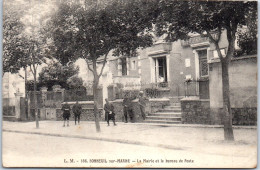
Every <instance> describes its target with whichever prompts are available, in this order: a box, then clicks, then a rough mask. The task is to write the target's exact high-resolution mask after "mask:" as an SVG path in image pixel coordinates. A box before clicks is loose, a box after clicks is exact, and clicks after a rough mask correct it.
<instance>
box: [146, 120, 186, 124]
mask: <svg viewBox="0 0 260 170" xmlns="http://www.w3.org/2000/svg"><path fill="white" fill-rule="evenodd" d="M144 122H146V123H160V124H180V123H181V121H169V120H167V121H165V120H148V119H147V120H145V121H144Z"/></svg>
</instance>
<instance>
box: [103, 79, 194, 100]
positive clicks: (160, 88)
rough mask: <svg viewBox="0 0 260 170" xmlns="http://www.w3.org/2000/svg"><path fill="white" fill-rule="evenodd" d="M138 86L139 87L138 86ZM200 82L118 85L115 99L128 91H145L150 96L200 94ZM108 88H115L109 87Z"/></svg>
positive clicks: (134, 92)
mask: <svg viewBox="0 0 260 170" xmlns="http://www.w3.org/2000/svg"><path fill="white" fill-rule="evenodd" d="M137 87H138V88H137ZM198 87H199V82H197V81H189V82H183V83H179V84H177V83H173V82H161V83H140V84H127V85H118V86H116V87H115V90H114V92H115V99H122V98H123V97H124V96H125V94H126V93H128V94H129V93H131V95H134V96H135V95H137V96H138V94H139V92H140V91H143V92H144V94H145V96H146V97H148V98H162V97H174V96H176V97H180V96H199V88H198ZM108 90H113V89H111V88H109V89H108ZM110 93H112V92H110Z"/></svg>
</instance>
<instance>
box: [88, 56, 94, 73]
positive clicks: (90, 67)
mask: <svg viewBox="0 0 260 170" xmlns="http://www.w3.org/2000/svg"><path fill="white" fill-rule="evenodd" d="M86 62H87V66H88V69H89V70H90V71H91V72H92V73H93V74H94V70H93V69H92V68H91V67H90V63H89V61H88V59H86Z"/></svg>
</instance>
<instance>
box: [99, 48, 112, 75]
mask: <svg viewBox="0 0 260 170" xmlns="http://www.w3.org/2000/svg"><path fill="white" fill-rule="evenodd" d="M108 53H109V51H108V52H107V53H106V55H105V58H104V61H103V65H102V68H101V71H100V73H99V75H98V78H100V76H101V75H102V73H103V70H104V67H105V65H106V62H107V55H108Z"/></svg>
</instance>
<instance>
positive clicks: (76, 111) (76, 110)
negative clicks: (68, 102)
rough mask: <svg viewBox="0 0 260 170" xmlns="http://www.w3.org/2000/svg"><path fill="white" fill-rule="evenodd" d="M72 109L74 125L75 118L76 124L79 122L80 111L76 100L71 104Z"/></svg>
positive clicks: (80, 108)
mask: <svg viewBox="0 0 260 170" xmlns="http://www.w3.org/2000/svg"><path fill="white" fill-rule="evenodd" d="M72 111H73V113H74V118H75V125H76V124H77V120H78V124H79V123H80V115H81V113H82V107H81V105H80V104H79V101H78V100H77V101H76V103H75V104H74V105H73V107H72Z"/></svg>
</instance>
